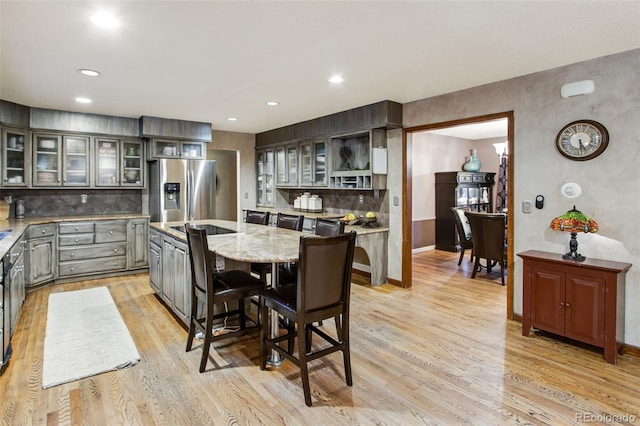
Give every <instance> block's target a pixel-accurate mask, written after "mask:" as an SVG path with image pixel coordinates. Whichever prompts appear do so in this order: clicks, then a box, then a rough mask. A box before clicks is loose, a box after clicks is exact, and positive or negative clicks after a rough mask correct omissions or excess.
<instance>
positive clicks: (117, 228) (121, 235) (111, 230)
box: [96, 220, 127, 243]
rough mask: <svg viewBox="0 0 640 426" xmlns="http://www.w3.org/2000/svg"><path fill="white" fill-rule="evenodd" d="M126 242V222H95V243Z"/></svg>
mask: <svg viewBox="0 0 640 426" xmlns="http://www.w3.org/2000/svg"><path fill="white" fill-rule="evenodd" d="M115 241H127V221H126V220H108V221H102V222H96V243H112V242H115Z"/></svg>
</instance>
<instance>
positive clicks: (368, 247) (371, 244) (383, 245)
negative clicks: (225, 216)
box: [150, 220, 389, 286]
mask: <svg viewBox="0 0 640 426" xmlns="http://www.w3.org/2000/svg"><path fill="white" fill-rule="evenodd" d="M193 223H194V224H197V225H215V226H219V227H221V228H225V229H229V230H232V231H234V233H231V234H223V235H215V236H210V237H209V243H210V246H211V248H212V250H215V251H216V252H217V253H218V254H219V255H221V256H223V257H228V258H231V259H234V260H238V261H247V262H270V260H268V259H271V258H272V254H273V253H277V252H282V253H285V252H286V253H291V248H292V247H293V248H294V250H293V251H294V253H295V257H297V249H298V245H299V242H300V235H304V234H305V233H304V232H296V231H289V232H280V233H279V234H278V238H277V239H273V238H268V237H267V235H268V234H269V233H273V232H279V231H283V230H279V231H274V229H276V228H275V227H272V226H264V225H255V224H250V223H243V222H233V221H227V220H199V221H194V222H193ZM180 225H184V223H182V222H154V223H151V224H150V226H151V230H152V231H153V230H157V231H159V232H162V233H164V234H166V235H169V236H172V237H174V238H177V239H179V240H180V241H182V242H185V243H186V236H185V234H184V233H183V232H180V231H177V230H176V229H173V228H172V227H174V226H180ZM345 231H346V232H350V231H355V232H356V234H357V236H356V247H361V248H362V249H363V250H364V251H365V252H366V253H367V255H368V256H369V261H370V264H371V284H372V285H374V286H376V285H380V284H384V283H386V282H387V236H388V233H389V228H383V227H379V228H364V227H362V226H346V227H345ZM238 234H240V235H238ZM242 234H244V236H243V235H242ZM247 234H248V235H250V236H251V239H250V243H249V239H248V238H246V235H247ZM261 235H262V236H264V238H260V236H261ZM284 257H285V259H284V260H283V261H288V260H289V261H290V260H295V259H286V256H284ZM265 259H266V260H265Z"/></svg>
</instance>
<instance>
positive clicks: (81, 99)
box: [76, 96, 91, 104]
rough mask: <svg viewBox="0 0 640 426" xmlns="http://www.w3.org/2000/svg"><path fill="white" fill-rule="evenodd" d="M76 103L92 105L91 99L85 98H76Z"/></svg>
mask: <svg viewBox="0 0 640 426" xmlns="http://www.w3.org/2000/svg"><path fill="white" fill-rule="evenodd" d="M76 102H78V103H80V104H90V103H91V99H89V98H83V97H81V96H79V97H77V98H76Z"/></svg>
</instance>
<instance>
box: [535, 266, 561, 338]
mask: <svg viewBox="0 0 640 426" xmlns="http://www.w3.org/2000/svg"><path fill="white" fill-rule="evenodd" d="M532 282H533V286H532V288H531V291H532V294H531V323H532V325H533V327H536V328H539V329H541V330H546V331H549V332H551V333H555V334H559V335H564V322H565V309H564V303H565V302H564V299H565V297H564V294H565V274H564V273H563V272H558V271H554V270H551V269H544V268H539V267H533V268H532Z"/></svg>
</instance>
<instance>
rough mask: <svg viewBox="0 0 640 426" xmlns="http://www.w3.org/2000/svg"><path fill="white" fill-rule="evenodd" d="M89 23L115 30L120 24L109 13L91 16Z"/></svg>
mask: <svg viewBox="0 0 640 426" xmlns="http://www.w3.org/2000/svg"><path fill="white" fill-rule="evenodd" d="M91 22H93V23H94V24H96V25H98V26H100V27H103V28H116V27H117V26H118V25H120V23H119V22H118V20H117V19H116V17H115V16H113V15H112V14H110V13H109V12H98V13H96V14H95V15H93V16H91Z"/></svg>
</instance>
